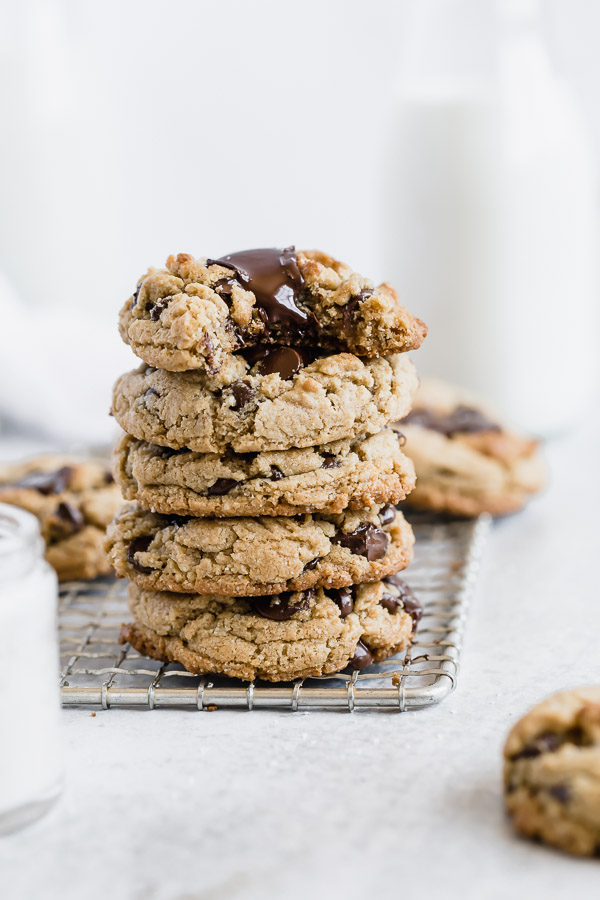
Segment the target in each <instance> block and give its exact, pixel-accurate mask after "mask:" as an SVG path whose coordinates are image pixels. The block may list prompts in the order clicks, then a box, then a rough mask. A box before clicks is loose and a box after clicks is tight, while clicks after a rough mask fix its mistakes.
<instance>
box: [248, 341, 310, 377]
mask: <svg viewBox="0 0 600 900" xmlns="http://www.w3.org/2000/svg"><path fill="white" fill-rule="evenodd" d="M305 359H306V356H305V354H303V353H302V351H301V350H294V349H293V348H292V347H274V348H273V349H271V350H269V352H268V353H267V354H265V356H264V357H263V359H261V361H260V362H259V364H258V366H257V371H258V374H259V375H273V374H278V375H279V377H280V378H281V379H282V380H283V381H288V380H289V379H290V378H293V377H294V375H297V374H298V372H299V371H300V369H303V368H304V366H305V365H306V362H305Z"/></svg>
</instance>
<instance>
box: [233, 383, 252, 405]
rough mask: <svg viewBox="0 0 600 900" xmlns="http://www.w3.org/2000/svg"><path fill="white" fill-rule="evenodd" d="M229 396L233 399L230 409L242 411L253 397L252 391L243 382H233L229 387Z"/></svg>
mask: <svg viewBox="0 0 600 900" xmlns="http://www.w3.org/2000/svg"><path fill="white" fill-rule="evenodd" d="M231 396H232V397H233V404H232V406H231V408H232V409H236V410H237V409H243V408H244V406H247V405H248V404H249V403H250V401H251V400H252V398H253V397H254V391H253V390H252V388H251V387H250V385H249V384H246V382H245V381H234V383H233V384H232V385H231Z"/></svg>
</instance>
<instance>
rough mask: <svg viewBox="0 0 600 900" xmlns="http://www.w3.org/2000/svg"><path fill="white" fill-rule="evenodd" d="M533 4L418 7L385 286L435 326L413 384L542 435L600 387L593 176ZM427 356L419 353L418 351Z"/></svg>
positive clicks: (409, 35)
mask: <svg viewBox="0 0 600 900" xmlns="http://www.w3.org/2000/svg"><path fill="white" fill-rule="evenodd" d="M541 9H542V8H541V5H540V3H539V2H537V0H497V2H496V3H489V4H488V3H485V4H483V3H480V2H479V0H434V2H431V0H418V2H415V3H413V4H412V5H411V6H410V7H409V16H408V19H407V22H406V25H407V27H406V29H405V31H404V38H405V39H404V43H403V49H402V52H401V54H400V67H401V77H400V79H399V82H398V85H397V87H396V90H395V94H394V100H393V109H392V123H393V125H392V132H391V135H390V146H389V155H388V168H387V170H386V173H385V175H386V187H385V196H386V199H385V204H386V207H385V213H386V216H385V225H386V232H387V244H386V256H387V258H386V260H385V261H384V262H385V265H384V267H383V268H384V271H385V273H386V277H389V278H390V280H392V281H394V282H395V283H396V284H397V286H398V287H399V288H400V290H401V295H402V298H403V299H404V301H405V302H406V305H407V306H409V307H410V308H411V309H413V310H414V311H416V312H417V314H418V315H420V316H422V318H424V319H425V321H426V322H427V323H428V325H429V326H430V333H429V336H428V338H427V340H426V342H425V344H424V345H423V348H422V351H420V352H419V368H420V371H421V372H422V373H424V374H425V373H427V374H433V375H436V376H439V377H442V378H446V379H448V380H451V381H455V382H457V383H458V384H460V385H463V386H464V387H466V388H469V389H471V390H473V391H477V392H479V393H481V394H482V396H483V397H485V399H486V400H487V401H488V402H489V403H490V404H491V405H493V406H495V407H496V408H497V409H498V410H499V411H500V412H501V413H503V414H504V415H505V416H506V417H507V419H508V420H509V421H512V422H513V423H514V424H515V425H518V426H520V427H521V428H523V429H525V430H526V431H530V432H533V433H536V434H540V435H549V434H552V433H555V432H558V431H561V430H563V429H564V428H566V427H568V426H569V425H571V424H573V423H574V422H575V421H577V419H578V418H580V417H582V415H583V414H584V412H585V411H586V409H587V408H588V406H589V405H590V404H591V403H592V402H593V397H594V393H595V386H596V377H597V369H596V353H595V344H596V341H597V337H598V278H597V261H596V260H597V256H598V219H597V193H596V190H597V186H596V171H595V166H594V161H593V157H592V152H591V148H590V144H589V141H588V137H587V134H586V130H585V127H584V123H583V120H582V118H581V116H580V113H579V110H578V107H577V104H576V102H575V99H574V97H573V96H572V95H571V93H570V91H569V90H568V88H567V86H566V85H565V84H564V83H563V82H562V81H561V79H560V78H559V77H558V76H557V74H556V73H555V71H554V70H553V68H552V65H551V62H550V59H549V56H548V54H547V51H546V48H545V45H544V42H543V39H542V29H541ZM421 354H422V355H421Z"/></svg>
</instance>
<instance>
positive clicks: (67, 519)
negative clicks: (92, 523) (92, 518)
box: [55, 503, 85, 534]
mask: <svg viewBox="0 0 600 900" xmlns="http://www.w3.org/2000/svg"><path fill="white" fill-rule="evenodd" d="M55 515H56V516H57V518H59V519H60V521H61V525H63V526H64V528H65V529H66V531H68V533H69V534H77V532H78V531H81V530H82V529H83V528H84V527H85V519H84V517H83V513H82V512H81V510H80V509H78V508H77V507H76V506H73V504H72V503H59V504H58V506H57V507H56V513H55Z"/></svg>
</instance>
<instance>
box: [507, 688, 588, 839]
mask: <svg viewBox="0 0 600 900" xmlns="http://www.w3.org/2000/svg"><path fill="white" fill-rule="evenodd" d="M504 759H505V762H504V787H505V800H506V807H507V810H508V812H509V815H510V816H511V818H512V821H513V824H514V826H515V828H516V829H517V830H518V831H520V832H521V833H522V834H524V835H527V836H528V837H534V838H541V840H543V841H545V842H546V843H548V844H552V845H553V846H555V847H559V848H560V849H561V850H565V851H567V852H568V853H573V854H575V855H578V856H592V855H599V854H600V687H598V686H596V687H584V688H578V689H575V690H570V691H563V692H561V693H559V694H554V695H553V696H552V697H549V698H548V699H547V700H544V702H543V703H540V704H539V705H538V706H535V707H534V708H533V709H532V710H530V712H528V713H527V714H526V715H525V716H524V717H523V718H522V719H521V720H520V721H519V722H517V724H516V725H515V727H514V728H513V729H512V731H511V732H510V734H509V736H508V739H507V741H506V746H505V748H504Z"/></svg>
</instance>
